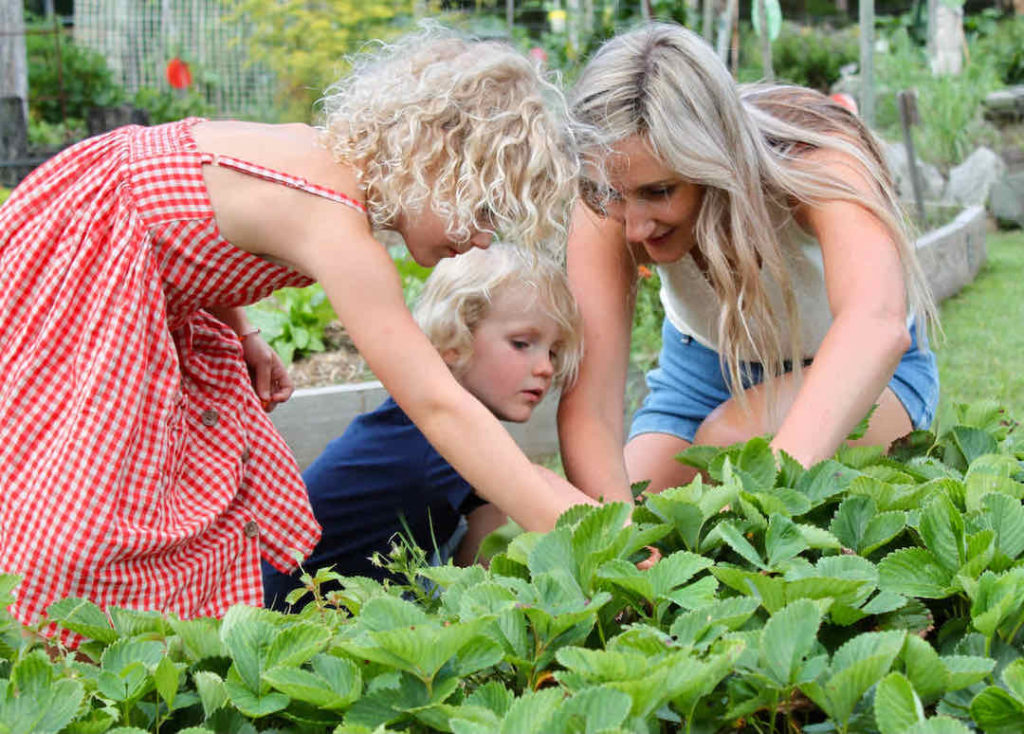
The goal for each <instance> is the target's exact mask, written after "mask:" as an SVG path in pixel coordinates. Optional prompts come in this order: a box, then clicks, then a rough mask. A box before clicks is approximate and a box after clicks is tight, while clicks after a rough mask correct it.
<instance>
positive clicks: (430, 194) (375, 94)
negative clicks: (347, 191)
mask: <svg viewBox="0 0 1024 734" xmlns="http://www.w3.org/2000/svg"><path fill="white" fill-rule="evenodd" d="M320 106H321V115H322V120H321V123H320V128H321V130H322V131H323V133H324V138H325V143H326V145H327V147H328V149H329V150H330V151H331V152H332V153H333V155H334V156H335V158H336V159H337V160H340V161H345V162H347V163H349V164H350V165H352V166H353V167H355V169H356V170H357V171H358V174H359V176H360V185H361V186H362V187H363V189H364V191H365V195H366V201H367V204H368V209H369V212H370V218H371V221H372V223H373V225H374V226H375V227H377V228H381V229H388V228H392V227H393V226H394V224H395V222H396V220H397V219H398V217H399V216H400V215H402V214H405V213H409V214H415V213H418V212H421V211H424V210H425V209H426V208H427V207H431V208H433V210H434V211H435V212H436V213H437V214H438V215H439V216H440V217H441V218H442V220H443V221H445V223H446V226H447V232H448V234H449V236H451V237H452V238H453V240H454V241H456V242H465V241H468V240H469V238H470V237H471V236H472V234H473V233H474V232H477V231H485V232H491V233H495V232H500V233H501V235H502V236H503V237H506V238H508V239H509V240H510V241H514V242H517V243H522V244H524V245H525V246H527V248H528V249H531V250H534V251H536V250H539V249H542V248H543V249H546V250H549V251H554V250H555V248H557V246H558V243H559V242H560V241H562V240H564V235H565V222H566V221H567V220H568V208H569V206H570V204H571V195H570V192H571V191H572V189H573V188H574V187H573V183H574V179H575V177H576V173H577V170H578V166H577V162H576V158H575V155H574V154H573V152H572V151H573V149H574V148H573V145H572V144H571V140H570V131H569V126H568V125H567V124H566V122H567V111H566V108H565V99H564V96H563V95H562V93H561V91H560V90H559V88H558V87H557V86H556V85H555V84H553V83H552V82H550V81H548V80H546V79H545V78H544V76H543V75H542V74H541V73H540V71H539V69H538V67H537V66H535V65H534V64H533V63H532V62H531V61H530V60H528V59H527V58H526V57H525V56H523V55H522V54H520V53H519V52H517V51H516V50H514V49H513V48H512V47H511V46H508V45H506V44H503V43H499V42H494V41H471V40H466V39H463V38H460V37H457V36H455V35H454V34H453V33H451V32H450V31H446V30H443V29H441V28H438V27H427V28H426V29H425V30H422V31H421V32H419V33H416V34H413V35H410V36H407V37H405V38H403V39H400V40H399V41H397V42H396V43H394V44H380V45H379V46H378V47H377V48H376V49H375V50H373V51H367V52H365V53H363V54H361V55H360V56H358V57H356V58H355V59H354V60H353V68H352V72H351V73H350V74H349V75H348V76H346V77H345V78H344V79H342V80H340V81H339V82H337V83H336V84H335V85H334V86H332V87H331V88H330V89H329V90H328V91H327V93H326V94H325V96H324V97H323V98H322V99H321V100H320Z"/></svg>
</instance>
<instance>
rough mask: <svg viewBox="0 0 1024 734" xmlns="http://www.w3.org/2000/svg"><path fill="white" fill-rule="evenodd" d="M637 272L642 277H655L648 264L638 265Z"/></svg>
mask: <svg viewBox="0 0 1024 734" xmlns="http://www.w3.org/2000/svg"><path fill="white" fill-rule="evenodd" d="M636 274H637V275H639V276H640V277H641V278H653V277H654V273H653V272H652V271H651V269H650V268H649V267H647V266H646V265H638V266H637V268H636Z"/></svg>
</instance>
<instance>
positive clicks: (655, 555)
mask: <svg viewBox="0 0 1024 734" xmlns="http://www.w3.org/2000/svg"><path fill="white" fill-rule="evenodd" d="M644 549H645V550H646V551H647V552H648V553H650V555H649V556H647V558H645V559H644V560H642V561H640V562H639V563H637V564H636V567H637V570H639V571H646V570H647V569H649V568H653V567H654V564H655V563H657V562H658V561H660V560H661V551H660V550H658V549H657V548H655V547H654V546H653V545H645V546H644Z"/></svg>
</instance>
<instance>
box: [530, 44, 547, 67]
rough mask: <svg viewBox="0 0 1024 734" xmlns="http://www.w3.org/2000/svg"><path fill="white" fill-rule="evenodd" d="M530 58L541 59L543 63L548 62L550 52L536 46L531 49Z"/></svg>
mask: <svg viewBox="0 0 1024 734" xmlns="http://www.w3.org/2000/svg"><path fill="white" fill-rule="evenodd" d="M529 53H530V58H531V59H533V60H534V61H539V62H540V63H541V64H546V63H547V62H548V52H547V51H545V50H544V49H542V48H541V47H540V46H534V47H533V48H531V49H530V51H529Z"/></svg>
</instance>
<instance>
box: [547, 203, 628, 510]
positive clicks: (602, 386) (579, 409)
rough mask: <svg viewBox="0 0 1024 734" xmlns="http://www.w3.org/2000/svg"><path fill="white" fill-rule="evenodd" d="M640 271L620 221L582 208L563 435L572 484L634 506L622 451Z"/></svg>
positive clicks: (572, 239) (573, 241) (574, 256)
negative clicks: (576, 329)
mask: <svg viewBox="0 0 1024 734" xmlns="http://www.w3.org/2000/svg"><path fill="white" fill-rule="evenodd" d="M636 266H637V260H636V259H634V254H633V253H632V252H631V251H630V248H629V247H628V245H627V243H626V240H625V236H624V234H623V228H622V223H621V222H618V221H615V220H613V219H602V218H601V217H599V216H597V215H596V214H594V213H593V212H591V211H590V210H589V209H587V208H586V207H585V206H584V205H582V204H578V205H577V207H576V211H575V213H574V215H573V222H572V230H571V232H570V234H569V250H568V272H569V283H570V286H571V287H572V291H573V294H574V295H575V296H576V300H577V301H578V303H579V308H580V313H581V314H582V316H583V361H582V363H581V364H580V370H579V377H578V378H577V380H576V383H575V384H574V385H573V386H572V388H571V389H570V390H567V391H566V392H565V393H563V395H562V400H561V403H560V404H559V406H558V435H559V440H560V443H561V447H562V463H563V465H564V466H565V472H566V476H567V477H568V478H569V481H571V482H572V483H573V484H575V485H576V486H578V487H580V488H581V489H583V491H584V492H586V493H587V494H588V495H590V496H591V497H594V498H603V499H604V500H606V501H621V502H632V501H633V499H632V495H631V493H630V491H629V479H628V478H627V475H626V465H625V462H624V461H623V454H622V450H623V446H624V433H625V431H624V422H625V416H624V413H625V406H624V398H625V392H626V372H627V369H628V367H629V342H630V336H631V331H632V322H633V305H634V288H635V285H636Z"/></svg>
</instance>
